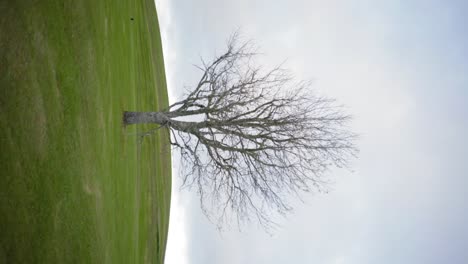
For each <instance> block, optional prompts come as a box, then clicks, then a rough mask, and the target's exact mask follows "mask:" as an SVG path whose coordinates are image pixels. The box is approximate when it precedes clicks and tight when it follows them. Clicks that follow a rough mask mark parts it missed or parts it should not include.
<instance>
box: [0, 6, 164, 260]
mask: <svg viewBox="0 0 468 264" xmlns="http://www.w3.org/2000/svg"><path fill="white" fill-rule="evenodd" d="M131 18H133V20H131ZM166 105H167V90H166V80H165V73H164V63H163V55H162V48H161V40H160V34H159V28H158V21H157V16H156V9H155V6H154V2H153V0H143V1H127V0H120V1H109V0H100V1H93V0H79V1H77V0H63V1H54V0H41V1H27V0H16V1H0V126H1V127H0V175H1V177H0V263H146V262H151V263H162V262H163V259H164V252H165V245H166V238H167V230H168V221H169V206H170V195H171V194H170V190H171V171H170V168H171V166H170V149H169V147H168V145H167V143H165V142H167V137H168V135H167V133H166V132H165V131H162V132H161V133H160V134H157V135H155V136H152V137H147V138H146V139H145V140H144V141H143V142H138V141H137V137H136V136H135V135H134V134H135V133H136V132H137V131H143V130H147V129H149V128H150V127H149V126H139V127H136V126H135V127H132V126H129V127H123V126H122V122H121V121H122V120H121V118H122V111H124V110H141V111H145V110H147V111H148V110H156V109H159V108H161V107H164V106H166Z"/></svg>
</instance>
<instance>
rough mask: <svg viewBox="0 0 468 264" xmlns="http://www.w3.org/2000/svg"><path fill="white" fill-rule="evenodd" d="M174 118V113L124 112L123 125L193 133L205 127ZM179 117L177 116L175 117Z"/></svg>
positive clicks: (201, 124)
mask: <svg viewBox="0 0 468 264" xmlns="http://www.w3.org/2000/svg"><path fill="white" fill-rule="evenodd" d="M172 116H174V113H173V112H169V113H166V112H131V111H124V113H123V123H124V124H125V125H134V124H159V125H160V126H167V127H170V128H173V129H176V130H179V131H184V132H187V133H193V132H194V131H196V130H197V129H198V128H199V127H202V126H204V125H203V124H204V123H203V122H188V121H180V120H175V119H173V118H171V117H172ZM175 116H177V115H175Z"/></svg>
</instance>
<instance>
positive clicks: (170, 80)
mask: <svg viewBox="0 0 468 264" xmlns="http://www.w3.org/2000/svg"><path fill="white" fill-rule="evenodd" d="M155 4H156V7H157V11H158V18H159V28H160V32H161V39H162V45H163V53H164V63H165V69H166V81H167V87H168V92H169V101H170V102H173V101H174V100H175V94H174V91H173V89H171V87H173V84H174V83H175V81H174V80H175V74H174V73H175V69H174V67H175V63H176V61H177V50H176V49H174V48H173V46H174V45H173V43H174V28H173V24H172V14H171V7H170V1H169V0H155ZM172 171H173V175H177V162H176V161H173V163H172ZM186 221H187V217H186V214H185V207H184V205H183V204H182V202H181V200H180V192H179V188H178V181H177V178H176V177H173V183H172V197H171V209H170V222H169V234H168V240H167V248H166V255H165V263H166V264H187V263H189V259H188V258H189V256H188V239H187V231H186Z"/></svg>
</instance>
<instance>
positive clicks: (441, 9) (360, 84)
mask: <svg viewBox="0 0 468 264" xmlns="http://www.w3.org/2000/svg"><path fill="white" fill-rule="evenodd" d="M465 3H468V2H466V1H428V0H425V1H396V0H395V1H375V0H368V1H353V0H347V1H330V0H328V1H312V0H287V1H286V0H284V1H280V0H276V1H275V0H198V1H193V0H172V1H169V0H156V6H157V9H158V13H159V19H160V26H161V33H162V38H163V48H164V56H165V63H166V72H167V77H168V89H169V92H170V94H171V100H174V99H176V98H177V96H180V92H181V91H182V90H183V87H184V85H185V86H189V85H190V84H193V83H194V82H195V81H196V78H197V77H199V76H198V75H199V72H197V70H196V69H195V68H194V67H193V66H192V64H195V63H198V62H199V57H200V56H203V57H204V58H211V57H212V56H213V55H215V52H216V51H219V52H220V51H223V48H224V46H223V45H224V43H225V40H226V38H227V37H228V36H229V35H230V34H231V33H232V32H233V31H234V30H236V29H238V28H241V30H242V32H243V34H244V36H246V37H248V38H252V39H254V40H255V42H256V43H257V44H258V45H259V46H260V47H261V50H262V51H263V52H264V53H265V54H266V58H267V59H265V60H264V61H263V63H265V64H267V65H271V66H274V65H276V64H278V63H280V62H283V61H284V60H287V61H286V67H287V68H290V69H291V70H292V71H293V72H294V73H295V75H296V76H297V77H298V78H299V79H312V80H314V86H313V87H314V89H315V90H316V91H317V92H318V93H320V94H324V95H328V96H331V97H334V98H337V99H338V101H339V102H340V103H342V104H344V105H346V106H347V109H348V110H349V112H350V113H351V114H352V115H353V116H354V121H353V129H354V130H355V131H356V132H358V133H359V134H360V135H361V138H360V140H359V141H358V146H359V148H360V154H359V158H358V159H356V160H355V161H354V162H353V164H352V170H351V171H350V170H332V171H330V173H329V176H330V178H331V179H332V180H333V181H334V182H335V183H334V184H333V186H332V191H331V193H329V194H315V195H310V196H306V197H305V200H306V203H305V204H304V203H300V202H297V201H296V202H293V204H294V205H295V211H294V212H293V214H291V215H290V216H289V217H288V218H286V219H282V220H281V224H282V227H281V228H280V229H279V230H277V231H276V232H275V233H274V234H273V236H270V235H267V234H266V233H265V232H264V231H262V230H261V229H259V228H258V227H257V226H255V225H253V226H251V227H247V228H245V230H244V231H243V232H242V233H239V232H238V231H237V230H231V231H226V232H224V233H219V232H218V231H217V230H216V227H215V226H214V225H213V224H211V223H210V222H208V221H207V219H206V218H205V217H204V216H203V215H202V214H201V213H200V207H199V203H198V199H197V197H196V196H195V194H192V193H190V192H187V191H182V192H181V191H179V189H178V186H179V185H180V180H179V179H178V178H177V177H174V181H173V185H174V186H173V197H172V205H171V222H170V229H169V240H168V249H167V253H166V263H167V264H219V263H226V264H231V263H272V264H280V263H281V264H284V263H321V264H322V263H325V264H328V263H329V264H342V263H350V264H367V263H368V264H374V263H383V264H386V263H389V264H390V263H391V264H394V263H399V264H404V263H408V264H410V263H411V264H414V263H425V264H430V263H468V250H467V245H468V225H467V223H468V203H467V200H468V199H467V197H468V196H467V195H466V194H465V192H466V189H467V186H468V178H467V176H468V143H467V142H468V141H467V140H466V136H467V135H468V21H467V18H468V16H467V15H466V14H468V5H467V4H465ZM176 173H177V163H176V162H174V175H175V176H176Z"/></svg>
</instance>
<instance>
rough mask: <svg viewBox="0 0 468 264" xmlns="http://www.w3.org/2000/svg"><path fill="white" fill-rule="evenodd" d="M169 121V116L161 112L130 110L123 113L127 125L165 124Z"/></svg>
mask: <svg viewBox="0 0 468 264" xmlns="http://www.w3.org/2000/svg"><path fill="white" fill-rule="evenodd" d="M168 121H169V118H168V117H167V116H166V115H165V114H164V113H161V112H130V111H125V112H124V113H123V122H124V124H125V125H132V124H148V123H151V124H159V125H164V124H166V123H167V122H168Z"/></svg>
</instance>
